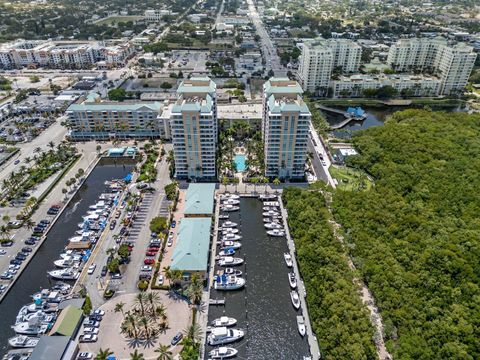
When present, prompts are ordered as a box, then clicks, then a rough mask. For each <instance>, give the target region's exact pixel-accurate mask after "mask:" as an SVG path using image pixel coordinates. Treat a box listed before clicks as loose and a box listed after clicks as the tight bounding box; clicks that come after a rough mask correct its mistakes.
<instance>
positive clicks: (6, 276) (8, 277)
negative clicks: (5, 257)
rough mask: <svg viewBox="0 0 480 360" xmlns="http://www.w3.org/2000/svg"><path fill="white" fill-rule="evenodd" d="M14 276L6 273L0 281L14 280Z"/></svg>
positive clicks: (0, 276) (0, 277)
mask: <svg viewBox="0 0 480 360" xmlns="http://www.w3.org/2000/svg"><path fill="white" fill-rule="evenodd" d="M12 278H13V274H11V273H9V272H7V271H5V272H4V273H3V274H2V275H0V279H2V280H12Z"/></svg>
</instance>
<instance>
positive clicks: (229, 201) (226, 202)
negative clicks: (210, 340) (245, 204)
mask: <svg viewBox="0 0 480 360" xmlns="http://www.w3.org/2000/svg"><path fill="white" fill-rule="evenodd" d="M238 204H240V200H237V199H227V200H224V201H223V205H238Z"/></svg>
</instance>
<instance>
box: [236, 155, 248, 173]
mask: <svg viewBox="0 0 480 360" xmlns="http://www.w3.org/2000/svg"><path fill="white" fill-rule="evenodd" d="M234 161H235V165H237V171H238V172H243V171H245V169H246V168H247V165H246V164H245V155H235V159H234Z"/></svg>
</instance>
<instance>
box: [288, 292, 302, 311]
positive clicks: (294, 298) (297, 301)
mask: <svg viewBox="0 0 480 360" xmlns="http://www.w3.org/2000/svg"><path fill="white" fill-rule="evenodd" d="M290 299H291V300H292V305H293V307H294V308H295V309H297V310H298V309H300V297H299V296H298V292H296V291H295V290H293V291H290Z"/></svg>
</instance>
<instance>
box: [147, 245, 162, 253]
mask: <svg viewBox="0 0 480 360" xmlns="http://www.w3.org/2000/svg"><path fill="white" fill-rule="evenodd" d="M158 250H160V248H158V247H155V246H151V247H149V248H148V249H147V251H151V252H154V253H157V252H158Z"/></svg>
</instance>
